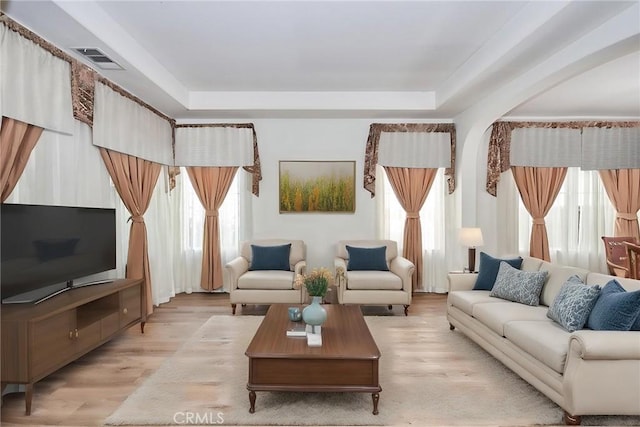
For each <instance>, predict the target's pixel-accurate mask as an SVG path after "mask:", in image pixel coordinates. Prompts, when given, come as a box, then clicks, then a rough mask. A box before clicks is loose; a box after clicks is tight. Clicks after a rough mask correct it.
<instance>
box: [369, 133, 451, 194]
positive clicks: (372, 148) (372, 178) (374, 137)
mask: <svg viewBox="0 0 640 427" xmlns="http://www.w3.org/2000/svg"><path fill="white" fill-rule="evenodd" d="M382 132H449V133H450V134H451V166H450V167H448V168H446V169H445V175H447V183H448V186H449V194H451V193H453V192H454V190H455V189H456V181H455V180H456V178H455V172H456V170H455V163H456V160H455V159H456V128H455V125H454V124H453V123H372V124H371V126H370V127H369V138H367V146H366V149H365V154H364V188H365V190H367V191H368V192H369V193H371V197H374V196H375V194H376V190H375V188H376V185H375V182H376V165H377V164H378V146H379V144H380V134H381V133H382Z"/></svg>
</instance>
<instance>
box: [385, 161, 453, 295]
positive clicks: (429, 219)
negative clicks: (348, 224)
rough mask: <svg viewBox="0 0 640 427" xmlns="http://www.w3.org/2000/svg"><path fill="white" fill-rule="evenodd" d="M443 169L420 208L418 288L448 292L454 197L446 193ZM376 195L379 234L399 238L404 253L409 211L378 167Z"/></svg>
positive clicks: (399, 245)
mask: <svg viewBox="0 0 640 427" xmlns="http://www.w3.org/2000/svg"><path fill="white" fill-rule="evenodd" d="M446 187H447V185H446V179H445V176H444V169H442V168H441V169H440V170H439V171H438V173H437V175H436V178H435V179H434V181H433V185H432V186H431V191H430V192H429V194H428V195H427V199H426V200H425V202H424V205H423V206H422V209H421V210H420V220H421V224H422V251H423V257H424V259H423V266H424V268H423V277H422V280H423V283H421V284H420V285H419V286H418V287H417V288H418V289H419V290H421V291H425V292H447V273H448V272H449V270H451V266H450V265H449V264H452V263H453V261H452V257H449V258H447V257H445V242H446V235H445V233H446V229H447V227H446V221H447V217H448V215H447V213H448V212H451V209H452V206H449V205H450V204H451V203H453V198H452V197H446V195H447V189H446ZM376 198H377V199H378V202H377V203H378V207H377V210H378V225H379V227H378V235H379V236H380V238H382V239H390V240H395V241H396V242H398V251H399V252H400V253H402V242H403V234H404V222H405V218H406V213H405V211H404V209H403V208H402V206H401V205H400V202H398V199H397V198H396V195H395V194H394V192H393V189H392V188H391V184H390V183H389V180H388V179H387V176H386V173H385V172H384V169H383V168H382V167H380V166H378V168H377V171H376Z"/></svg>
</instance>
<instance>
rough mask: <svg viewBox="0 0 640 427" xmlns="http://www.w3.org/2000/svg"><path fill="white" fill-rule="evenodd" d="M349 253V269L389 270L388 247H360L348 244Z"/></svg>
mask: <svg viewBox="0 0 640 427" xmlns="http://www.w3.org/2000/svg"><path fill="white" fill-rule="evenodd" d="M346 247H347V253H348V254H349V262H348V263H347V270H351V271H354V270H374V271H389V266H388V265H387V247H386V246H381V247H379V248H358V247H354V246H349V245H346Z"/></svg>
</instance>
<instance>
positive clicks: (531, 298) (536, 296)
mask: <svg viewBox="0 0 640 427" xmlns="http://www.w3.org/2000/svg"><path fill="white" fill-rule="evenodd" d="M546 277H547V272H546V271H522V270H518V269H517V268H513V267H512V266H511V265H509V264H508V263H506V262H504V261H503V262H501V263H500V269H499V270H498V276H496V283H495V284H494V285H493V289H491V296H492V297H498V298H502V299H506V300H508V301H513V302H519V303H520V304H527V305H538V302H539V300H540V291H541V290H542V286H543V285H544V281H545V279H546Z"/></svg>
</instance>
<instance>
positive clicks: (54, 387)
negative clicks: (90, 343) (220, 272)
mask: <svg viewBox="0 0 640 427" xmlns="http://www.w3.org/2000/svg"><path fill="white" fill-rule="evenodd" d="M266 309H267V306H252V305H247V306H245V307H240V306H238V314H236V315H261V314H264V313H265V312H266ZM363 310H364V312H365V314H373V315H375V314H388V309H387V308H386V307H364V309H363ZM392 313H393V315H395V316H403V315H404V314H403V308H402V306H394V307H393V309H392ZM214 314H228V315H230V314H231V306H230V304H229V296H228V295H227V294H203V293H193V294H190V295H187V294H180V295H177V296H176V297H175V298H173V299H172V300H171V301H170V302H168V303H166V304H162V305H161V306H160V307H156V309H155V312H154V314H153V315H152V316H151V317H150V318H149V319H148V322H147V325H146V327H145V333H144V334H141V333H140V328H139V327H138V326H134V327H132V328H130V329H129V330H128V331H126V332H124V333H123V334H121V335H120V336H118V337H116V338H115V339H113V340H112V341H110V342H108V343H106V344H105V345H103V346H102V347H100V348H97V349H96V350H94V351H92V352H90V353H89V354H87V355H85V356H84V357H82V358H80V359H78V360H77V361H75V362H73V363H70V364H69V365H67V366H66V367H64V368H62V369H60V370H59V371H57V372H56V373H54V374H52V375H50V376H48V377H47V378H45V379H43V380H42V381H40V382H38V383H36V385H35V387H34V396H33V408H32V414H31V416H25V415H24V394H22V393H14V394H9V395H6V396H4V399H3V404H2V410H1V412H0V421H1V422H2V425H3V426H12V425H23V426H24V425H28V426H37V425H42V426H45V425H46V426H51V425H56V426H60V425H63V426H99V425H102V423H103V421H104V420H105V419H106V418H107V417H108V416H109V415H111V413H112V412H114V411H115V410H116V409H117V408H118V407H119V406H120V404H121V403H122V402H123V401H124V400H125V399H126V398H127V396H129V395H130V394H131V393H133V391H134V390H135V389H136V388H138V386H139V385H140V384H141V383H142V382H143V381H144V380H145V379H146V378H147V377H148V376H149V375H151V374H152V373H153V372H154V371H155V370H156V369H157V368H158V367H159V366H160V364H161V363H162V362H163V361H164V360H165V359H166V358H168V357H169V356H171V355H172V354H173V353H174V352H175V351H176V350H177V349H178V348H179V347H180V345H181V344H182V343H183V342H184V341H185V340H186V339H187V338H188V337H189V336H190V335H191V334H192V333H193V332H194V331H195V330H196V329H198V328H199V327H200V326H201V325H202V324H203V323H204V322H205V321H206V320H207V319H209V317H211V316H212V315H214ZM445 315H446V295H439V294H417V295H415V296H414V298H413V302H412V304H411V308H410V310H409V316H423V317H425V318H427V319H428V318H431V319H433V320H434V321H435V320H437V321H443V318H444V316H445Z"/></svg>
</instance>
